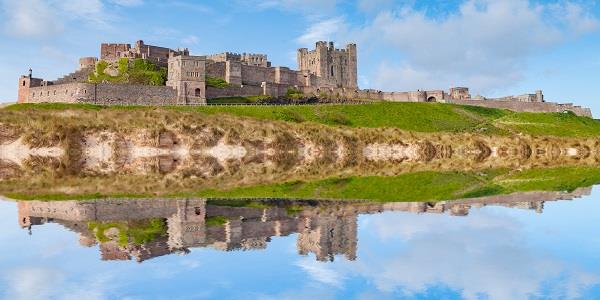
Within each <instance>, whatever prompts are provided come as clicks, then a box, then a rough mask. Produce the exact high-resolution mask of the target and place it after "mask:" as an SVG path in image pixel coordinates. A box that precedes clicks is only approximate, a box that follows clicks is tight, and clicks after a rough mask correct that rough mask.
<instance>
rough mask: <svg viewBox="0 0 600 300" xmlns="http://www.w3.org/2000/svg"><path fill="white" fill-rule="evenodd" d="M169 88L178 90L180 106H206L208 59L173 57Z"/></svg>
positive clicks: (170, 63) (170, 64) (171, 58)
mask: <svg viewBox="0 0 600 300" xmlns="http://www.w3.org/2000/svg"><path fill="white" fill-rule="evenodd" d="M168 65H169V74H168V80H167V86H170V87H172V88H174V89H176V90H177V103H178V104H206V57H205V56H189V55H178V56H175V55H172V56H171V57H170V58H169V63H168Z"/></svg>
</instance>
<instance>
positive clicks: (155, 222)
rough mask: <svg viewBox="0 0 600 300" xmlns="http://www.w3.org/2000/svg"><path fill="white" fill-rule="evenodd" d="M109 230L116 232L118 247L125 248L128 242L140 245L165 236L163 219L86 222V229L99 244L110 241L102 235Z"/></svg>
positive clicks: (165, 229) (165, 227) (165, 228)
mask: <svg viewBox="0 0 600 300" xmlns="http://www.w3.org/2000/svg"><path fill="white" fill-rule="evenodd" d="M110 228H116V229H117V230H118V236H117V243H118V244H119V245H120V246H125V245H127V244H129V243H130V242H131V243H133V244H135V245H142V244H145V243H148V242H151V241H154V240H156V239H157V238H158V237H160V236H165V235H166V234H167V225H166V222H165V220H164V219H149V220H143V221H135V222H125V221H123V222H94V221H92V222H88V229H89V230H90V231H93V232H95V235H96V240H98V242H101V243H105V242H108V241H110V238H109V237H107V236H106V235H105V234H104V231H105V230H107V229H110Z"/></svg>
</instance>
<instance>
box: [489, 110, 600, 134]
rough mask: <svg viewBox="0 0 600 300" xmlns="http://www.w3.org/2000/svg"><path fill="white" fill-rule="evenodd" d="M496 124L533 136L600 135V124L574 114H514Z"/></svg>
mask: <svg viewBox="0 0 600 300" xmlns="http://www.w3.org/2000/svg"><path fill="white" fill-rule="evenodd" d="M496 123H498V124H501V125H505V126H509V127H511V128H513V129H514V130H517V131H519V132H523V133H527V134H531V135H553V136H575V137H579V136H599V135H600V122H598V121H596V120H594V119H592V118H585V117H578V116H577V115H575V114H573V113H514V114H510V115H507V116H504V117H502V118H500V119H498V120H497V122H496Z"/></svg>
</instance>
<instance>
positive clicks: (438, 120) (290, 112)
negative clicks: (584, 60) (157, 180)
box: [0, 99, 600, 137]
mask: <svg viewBox="0 0 600 300" xmlns="http://www.w3.org/2000/svg"><path fill="white" fill-rule="evenodd" d="M243 101H245V99H241V100H240V102H243ZM217 102H218V101H217ZM67 109H72V110H75V111H77V110H85V111H90V110H93V111H97V112H98V114H99V115H101V116H103V117H106V118H111V116H114V114H115V112H116V111H123V110H128V111H146V110H159V112H160V114H161V115H163V116H164V117H165V118H169V119H174V120H176V119H177V115H178V113H177V112H197V113H202V114H230V115H234V116H243V117H252V118H258V119H264V120H279V121H287V122H296V123H303V122H312V123H321V124H325V125H331V126H340V125H342V126H350V127H368V128H381V127H390V128H399V129H402V130H407V131H417V132H478V133H482V134H509V133H524V134H530V135H534V136H543V135H553V136H572V137H593V136H600V122H597V121H595V120H593V119H591V118H586V117H578V116H576V115H574V114H562V113H515V112H511V111H507V110H500V109H490V108H481V107H471V106H459V105H450V104H440V103H374V104H366V105H321V106H311V105H304V106H225V107H223V106H202V107H188V106H177V107H163V108H152V107H129V106H128V107H102V106H95V105H80V104H18V105H12V106H9V107H7V108H4V109H2V110H0V112H1V111H3V110H6V111H9V110H10V111H26V112H25V113H24V114H23V118H24V119H23V121H25V120H26V118H28V116H29V114H31V113H35V111H48V110H61V111H62V110H67ZM290 116H293V117H290ZM123 122H126V120H123Z"/></svg>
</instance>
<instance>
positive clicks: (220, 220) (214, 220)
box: [205, 216, 228, 226]
mask: <svg viewBox="0 0 600 300" xmlns="http://www.w3.org/2000/svg"><path fill="white" fill-rule="evenodd" d="M205 222H206V223H205V224H206V226H223V225H225V224H226V223H227V222H228V220H227V218H226V217H223V216H213V217H208V218H206V220H205Z"/></svg>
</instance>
